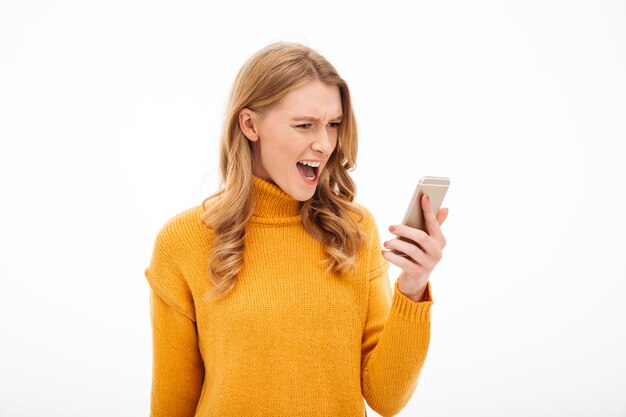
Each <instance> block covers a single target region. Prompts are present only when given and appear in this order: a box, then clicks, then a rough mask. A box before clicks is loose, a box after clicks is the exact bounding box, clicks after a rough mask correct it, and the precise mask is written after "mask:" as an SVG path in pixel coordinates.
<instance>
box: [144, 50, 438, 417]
mask: <svg viewBox="0 0 626 417" xmlns="http://www.w3.org/2000/svg"><path fill="white" fill-rule="evenodd" d="M356 153H357V130H356V124H355V118H354V114H353V112H352V105H351V103H350V93H349V89H348V86H347V84H346V83H345V81H344V80H343V79H341V78H340V76H339V75H338V74H337V71H336V70H335V69H334V68H333V66H332V65H331V64H330V63H329V62H328V61H327V60H326V59H324V58H323V57H322V56H320V55H319V54H318V53H316V52H315V51H314V50H312V49H310V48H308V47H306V46H303V45H299V44H291V43H276V44H272V45H269V46H267V47H265V48H264V49H262V50H260V51H259V52H257V53H256V54H255V55H254V56H252V57H251V58H250V59H249V60H248V61H247V62H246V63H245V64H244V66H243V68H242V69H241V70H240V72H239V74H238V76H237V78H236V80H235V83H234V86H233V90H232V95H231V100H230V104H229V107H228V111H227V113H226V119H225V124H224V129H223V134H222V139H221V152H220V169H221V175H222V184H221V188H220V190H219V191H218V192H217V193H216V194H215V195H213V196H211V197H209V198H207V199H206V200H204V201H203V202H202V204H198V206H196V207H193V208H190V209H188V210H186V211H184V212H182V213H179V214H178V215H176V216H174V217H173V218H172V219H170V220H169V221H168V222H166V224H165V225H164V226H163V227H162V228H161V230H160V231H159V233H158V236H157V238H156V242H155V245H154V252H153V256H152V260H151V262H150V265H149V266H148V268H147V269H146V271H145V275H146V277H147V279H148V282H149V284H150V287H151V304H150V305H151V320H152V332H153V348H154V356H153V375H152V394H151V416H153V417H156V416H169V417H172V416H176V417H183V416H189V417H191V416H201V417H205V416H206V417H208V416H237V417H240V416H304V415H311V416H365V415H366V413H365V406H364V403H363V399H364V398H365V400H366V401H367V403H368V404H369V405H370V406H371V408H372V409H374V410H376V411H377V412H378V413H380V414H381V415H384V416H391V415H394V414H397V413H398V412H399V411H400V410H401V409H402V408H403V407H404V406H405V405H406V403H407V402H408V401H409V399H410V397H411V395H412V394H413V392H414V390H415V387H416V384H417V380H418V376H419V373H420V370H421V368H422V365H423V363H424V360H425V357H426V352H427V350H428V344H429V337H430V327H429V326H430V307H431V304H432V298H431V294H430V285H429V283H428V282H429V276H430V274H431V272H432V270H433V268H434V267H435V265H436V264H437V263H438V262H439V260H440V259H441V253H442V249H443V248H444V246H445V239H444V236H443V234H442V232H441V229H440V225H441V224H442V223H443V222H444V220H445V218H446V216H447V212H448V211H447V209H441V210H440V212H439V213H438V214H437V216H435V214H434V213H433V212H432V209H431V207H430V204H429V201H428V199H427V198H424V199H423V201H422V205H423V208H424V211H425V213H426V215H425V216H426V222H427V226H428V233H425V232H422V231H420V230H417V229H413V228H410V227H407V226H403V225H395V226H391V227H390V228H389V230H390V231H391V232H392V233H393V234H395V235H396V236H398V238H394V239H391V240H390V241H388V242H385V244H384V246H385V248H387V249H388V250H381V245H380V240H379V235H378V231H377V227H376V223H375V221H374V219H373V217H372V215H371V214H370V213H369V212H368V211H367V210H366V209H365V208H364V207H363V206H361V205H359V204H357V203H355V202H354V201H353V200H354V195H355V185H354V182H353V181H352V180H351V178H350V176H349V174H348V171H350V170H351V169H352V167H353V166H354V164H355V160H356ZM400 237H404V238H408V239H411V240H412V241H414V242H416V243H417V245H414V244H411V243H408V242H406V241H404V240H400V239H399V238H400ZM392 250H397V251H400V252H403V253H404V254H406V255H408V258H407V257H403V256H400V255H398V254H395V253H392V252H391V251H392ZM387 261H388V262H391V263H393V264H394V265H397V266H398V267H399V268H401V269H402V272H401V274H400V276H399V277H398V279H397V281H396V284H395V289H394V293H393V295H392V292H391V285H390V281H389V277H388V275H387V268H388V266H389V264H388V262H387Z"/></svg>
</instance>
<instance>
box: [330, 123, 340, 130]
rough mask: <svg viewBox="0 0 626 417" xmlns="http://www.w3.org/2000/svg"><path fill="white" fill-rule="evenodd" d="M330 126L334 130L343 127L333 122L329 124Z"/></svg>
mask: <svg viewBox="0 0 626 417" xmlns="http://www.w3.org/2000/svg"><path fill="white" fill-rule="evenodd" d="M328 125H329V126H330V127H332V128H333V129H337V128H338V127H339V126H340V125H341V123H339V122H333V123H329V124H328Z"/></svg>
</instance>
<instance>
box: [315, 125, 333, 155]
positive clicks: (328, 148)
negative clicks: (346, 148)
mask: <svg viewBox="0 0 626 417" xmlns="http://www.w3.org/2000/svg"><path fill="white" fill-rule="evenodd" d="M335 142H336V140H335V138H334V137H331V135H330V134H329V133H328V131H326V130H322V132H320V133H319V134H318V135H317V138H316V139H315V140H314V141H313V143H312V144H311V148H312V149H313V150H314V151H316V152H319V153H321V154H323V155H324V156H328V155H330V154H331V153H332V152H333V149H334V148H335Z"/></svg>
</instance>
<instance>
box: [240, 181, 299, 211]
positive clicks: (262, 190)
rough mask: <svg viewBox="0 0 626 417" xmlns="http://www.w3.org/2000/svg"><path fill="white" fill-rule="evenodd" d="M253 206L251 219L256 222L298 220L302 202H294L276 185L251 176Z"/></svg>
mask: <svg viewBox="0 0 626 417" xmlns="http://www.w3.org/2000/svg"><path fill="white" fill-rule="evenodd" d="M252 185H253V192H254V197H255V205H254V212H253V214H252V215H253V217H255V218H257V219H258V220H260V219H263V220H271V219H276V220H279V221H281V220H282V221H284V220H299V217H300V207H301V205H302V202H300V201H298V200H296V199H295V198H293V197H292V196H290V195H289V194H287V193H286V192H284V191H283V190H282V189H281V188H280V187H279V186H278V185H276V184H272V183H271V182H268V181H266V180H263V179H261V178H259V177H257V176H256V175H253V176H252Z"/></svg>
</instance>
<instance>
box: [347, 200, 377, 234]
mask: <svg viewBox="0 0 626 417" xmlns="http://www.w3.org/2000/svg"><path fill="white" fill-rule="evenodd" d="M352 204H354V206H355V207H356V208H357V209H358V210H359V211H360V214H359V213H355V212H350V216H351V217H352V218H353V219H354V221H356V222H357V223H359V224H360V225H361V227H363V228H364V229H365V230H367V231H370V230H372V228H376V219H374V215H373V214H372V212H371V211H370V210H369V209H368V208H367V207H365V206H364V205H363V204H361V203H358V202H356V201H355V202H353V203H352Z"/></svg>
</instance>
